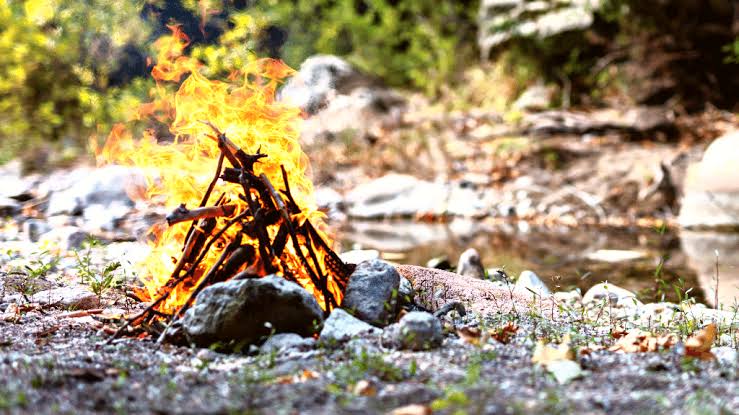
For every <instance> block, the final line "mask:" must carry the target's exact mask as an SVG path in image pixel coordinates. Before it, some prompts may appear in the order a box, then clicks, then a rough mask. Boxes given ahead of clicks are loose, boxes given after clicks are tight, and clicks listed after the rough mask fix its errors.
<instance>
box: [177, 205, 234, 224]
mask: <svg viewBox="0 0 739 415" xmlns="http://www.w3.org/2000/svg"><path fill="white" fill-rule="evenodd" d="M235 210H236V205H220V206H208V207H199V208H196V209H192V210H190V209H188V208H187V207H185V204H184V203H183V204H181V205H180V206H179V207H178V208H177V209H175V210H174V211H172V213H170V214H169V215H167V217H166V219H167V224H168V225H169V226H172V225H174V224H177V223H180V222H187V221H191V220H196V219H207V218H217V217H220V216H231V215H233V214H234V211H235Z"/></svg>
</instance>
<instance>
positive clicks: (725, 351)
mask: <svg viewBox="0 0 739 415" xmlns="http://www.w3.org/2000/svg"><path fill="white" fill-rule="evenodd" d="M711 353H713V355H714V356H716V360H718V362H719V363H721V364H722V365H724V366H737V365H739V352H737V350H736V349H735V348H733V347H730V346H721V347H713V348H711Z"/></svg>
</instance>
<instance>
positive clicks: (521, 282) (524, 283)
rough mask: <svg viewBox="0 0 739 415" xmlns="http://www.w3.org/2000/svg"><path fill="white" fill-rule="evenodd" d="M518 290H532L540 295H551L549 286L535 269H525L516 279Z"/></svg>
mask: <svg viewBox="0 0 739 415" xmlns="http://www.w3.org/2000/svg"><path fill="white" fill-rule="evenodd" d="M515 289H516V290H525V291H528V290H531V291H533V292H535V293H537V294H539V295H540V296H547V295H551V292H550V291H549V288H548V287H547V286H546V284H544V282H543V281H542V280H541V278H539V276H538V275H536V274H535V273H534V272H533V271H529V270H525V271H522V272H521V275H519V276H518V279H517V280H516V286H515Z"/></svg>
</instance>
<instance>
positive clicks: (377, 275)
mask: <svg viewBox="0 0 739 415" xmlns="http://www.w3.org/2000/svg"><path fill="white" fill-rule="evenodd" d="M399 288H400V275H398V271H396V270H395V267H393V266H392V265H390V264H388V263H387V262H384V261H381V260H379V259H373V260H371V261H364V262H362V263H360V264H359V265H357V268H356V269H355V270H354V272H353V273H352V275H351V276H350V277H349V283H348V284H347V286H346V292H345V293H344V299H343V301H342V303H341V307H342V308H344V309H347V310H349V311H350V312H351V313H352V314H353V315H354V316H355V317H357V318H359V319H360V320H362V321H365V322H367V323H370V324H373V325H376V326H385V325H387V324H388V323H390V321H392V320H393V319H394V318H395V315H396V313H397V308H398V295H399V294H398V292H399Z"/></svg>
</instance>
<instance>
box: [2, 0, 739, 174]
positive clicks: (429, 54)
mask: <svg viewBox="0 0 739 415" xmlns="http://www.w3.org/2000/svg"><path fill="white" fill-rule="evenodd" d="M542 4H546V5H547V6H546V7H542ZM577 7H579V8H580V9H579V12H578V13H579V14H577V13H576V14H575V15H574V16H576V18H575V17H572V16H570V17H566V18H565V20H564V21H563V23H564V25H562V27H563V28H564V29H565V30H562V31H561V32H556V33H551V30H549V29H551V27H550V28H544V29H542V30H541V31H540V32H533V33H527V31H528V30H529V29H530V28H531V27H532V25H531V24H529V23H530V22H535V23H536V22H538V21H537V19H538V18H539V17H542V16H544V17H545V19H544V20H543V21H546V22H548V24H549V23H551V22H552V21H553V17H552V16H562V13H564V12H569V11H570V10H571V9H572V8H577ZM547 13H548V14H547ZM558 13H559V14H558ZM737 13H739V12H737V10H736V7H735V6H733V5H731V2H723V1H709V2H704V1H699V0H663V1H661V2H660V3H659V6H657V5H647V3H643V2H638V1H636V0H598V1H596V0H567V1H552V2H546V3H544V2H529V1H526V0H506V1H486V2H483V3H482V5H481V4H480V2H479V0H477V1H476V0H462V1H434V0H264V1H255V0H121V1H115V2H112V1H107V0H85V1H74V0H26V1H20V0H0V56H2V59H0V163H2V162H3V161H6V160H8V159H9V158H11V157H14V156H15V155H17V154H19V152H20V151H21V150H24V151H23V153H24V154H32V155H35V154H41V153H43V152H42V151H35V150H31V149H33V148H40V147H42V148H47V149H48V150H51V151H47V152H48V153H50V154H52V155H53V158H54V157H55V158H56V159H57V161H58V160H60V159H61V160H64V159H72V158H74V157H75V156H76V155H78V154H80V153H81V150H80V149H82V148H83V146H81V144H83V143H85V142H86V141H87V139H88V137H89V136H90V135H91V134H95V133H100V134H105V133H106V132H107V131H108V130H109V127H110V125H111V123H113V122H115V121H121V120H125V119H126V118H127V117H128V116H130V115H131V111H132V110H133V109H135V108H136V107H137V106H138V103H139V102H141V101H145V100H146V99H147V95H148V91H149V89H150V88H151V87H152V86H153V82H152V81H151V80H150V78H149V77H148V73H147V72H148V70H149V69H150V67H149V66H148V64H147V58H148V57H150V56H152V54H151V50H150V45H152V44H153V42H154V40H155V39H156V38H158V37H159V36H161V35H163V34H166V33H168V29H167V25H168V24H172V23H178V24H181V25H182V27H183V30H184V32H185V33H187V34H188V35H189V36H190V38H191V40H192V45H191V47H190V48H189V50H188V52H189V53H191V54H192V55H193V56H196V57H197V58H199V59H200V60H202V61H203V62H204V63H205V67H204V69H203V70H204V71H205V73H206V74H207V75H208V76H217V77H221V76H227V75H228V74H229V73H231V72H232V71H234V70H235V69H238V68H240V67H242V66H243V65H244V64H245V63H246V62H248V61H249V60H251V59H254V57H255V56H271V57H278V58H282V59H284V60H286V61H287V63H288V64H290V65H291V66H293V67H296V68H297V67H298V66H299V65H300V64H301V62H303V60H305V58H307V57H309V56H311V55H313V54H317V53H324V54H336V55H339V56H342V57H344V58H346V59H348V60H349V61H350V62H352V63H353V64H355V65H356V66H358V67H359V68H360V69H362V70H364V71H366V72H368V73H370V74H372V75H375V76H377V77H378V78H381V79H382V80H384V81H385V82H386V83H388V84H389V85H391V86H395V87H399V88H403V89H411V90H419V91H422V92H425V93H426V94H427V95H428V96H429V97H431V98H432V99H438V98H439V97H440V96H441V98H442V99H444V97H445V96H448V95H450V94H451V95H454V96H455V97H456V98H455V99H456V100H457V102H462V101H465V104H464V105H467V107H471V106H475V105H479V104H480V103H482V102H484V101H490V100H496V99H497V101H501V102H503V104H505V105H507V104H509V100H510V99H512V98H514V97H515V96H516V95H517V94H518V93H519V92H520V91H521V90H523V89H524V88H525V87H526V86H527V85H530V84H532V83H535V82H545V83H548V84H553V85H555V86H558V87H560V89H562V90H563V91H566V92H567V94H566V95H567V101H568V102H570V101H571V103H572V104H573V105H596V106H597V105H604V104H605V105H611V104H613V103H614V102H620V103H624V104H627V105H631V104H638V103H645V104H660V103H666V102H668V101H669V100H672V101H669V102H672V103H674V102H675V101H674V100H675V99H676V98H677V99H678V100H680V101H681V102H686V103H690V104H689V105H688V104H686V107H687V108H689V109H691V110H700V108H702V106H703V104H705V103H706V102H711V103H713V104H715V105H719V106H723V107H726V108H732V107H734V106H736V96H737V89H738V88H737V83H738V82H739V80H738V79H737V77H736V73H737V71H736V70H737V62H738V61H739V59H738V58H737V56H739V52H738V51H739V46H737V45H739V41H737V32H738V31H739V24H738V23H737V22H736V20H737V18H736V15H737ZM577 16H579V17H577ZM567 19H570V20H567ZM577 19H581V20H580V21H578V20H577ZM573 21H574V22H576V23H577V24H574V25H573V24H571V23H572V22H573ZM581 23H582V24H581ZM537 24H538V23H537ZM568 24H569V25H570V26H571V27H568ZM534 27H536V25H534ZM491 39H493V40H494V42H490V40H491ZM470 74H472V75H470ZM471 79H472V81H471ZM506 84H507V85H508V86H506ZM450 91H451V92H450ZM501 95H503V96H504V99H502V100H501V99H500V98H499V97H500V96H501ZM563 96H564V93H563ZM476 97H478V98H476ZM614 100H615V101H614ZM455 105H457V104H453V105H451V106H450V107H454V106H455ZM458 107H459V106H458ZM60 150H61V151H60Z"/></svg>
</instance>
